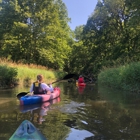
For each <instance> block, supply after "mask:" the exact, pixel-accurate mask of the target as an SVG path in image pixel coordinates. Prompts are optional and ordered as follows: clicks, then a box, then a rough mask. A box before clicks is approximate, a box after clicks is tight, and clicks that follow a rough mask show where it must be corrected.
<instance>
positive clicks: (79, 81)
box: [78, 75, 84, 83]
mask: <svg viewBox="0 0 140 140" xmlns="http://www.w3.org/2000/svg"><path fill="white" fill-rule="evenodd" d="M78 83H84V77H83V76H82V75H80V76H79V79H78Z"/></svg>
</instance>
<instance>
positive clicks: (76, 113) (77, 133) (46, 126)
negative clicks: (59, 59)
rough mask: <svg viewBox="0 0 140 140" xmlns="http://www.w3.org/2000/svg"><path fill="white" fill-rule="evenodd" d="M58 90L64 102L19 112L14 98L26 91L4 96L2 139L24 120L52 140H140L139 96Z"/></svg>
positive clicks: (103, 90)
mask: <svg viewBox="0 0 140 140" xmlns="http://www.w3.org/2000/svg"><path fill="white" fill-rule="evenodd" d="M56 86H58V87H60V88H61V96H60V98H61V101H60V102H56V103H54V104H53V103H46V105H43V106H42V104H40V105H37V106H35V105H34V106H28V107H27V106H26V107H25V106H22V107H20V108H19V105H18V104H17V100H16V98H15V95H16V93H19V92H22V91H28V90H27V89H18V90H17V91H18V92H17V91H16V92H15V93H13V91H12V92H11V93H10V91H8V92H5V93H1V94H0V96H1V95H2V96H1V97H0V102H1V105H0V125H1V127H0V139H3V140H4V139H5V140H7V139H8V138H9V137H10V136H11V135H12V134H13V132H14V131H15V130H16V129H17V127H18V126H19V124H20V123H21V122H22V121H23V120H25V119H26V120H31V122H32V123H33V124H34V125H35V126H36V128H37V129H39V130H40V131H41V132H42V133H43V135H44V136H45V137H46V138H47V139H49V140H67V139H75V140H92V139H95V140H100V139H102V140H110V139H112V140H116V139H117V140H118V139H124V140H131V139H140V135H139V130H140V128H139V126H140V117H139V116H140V103H139V100H140V95H138V94H137V95H136V94H128V93H125V92H122V91H120V90H114V89H112V90H111V89H109V88H107V87H102V86H97V85H86V87H85V89H84V91H83V93H82V94H79V91H78V89H77V87H76V85H75V83H70V84H69V83H67V82H62V83H61V82H60V83H57V84H56ZM8 95H9V96H8ZM46 114H47V115H46ZM39 116H40V122H39ZM9 124H10V125H9ZM40 124H41V125H40Z"/></svg>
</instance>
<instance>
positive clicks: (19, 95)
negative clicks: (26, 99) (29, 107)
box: [17, 92, 29, 99]
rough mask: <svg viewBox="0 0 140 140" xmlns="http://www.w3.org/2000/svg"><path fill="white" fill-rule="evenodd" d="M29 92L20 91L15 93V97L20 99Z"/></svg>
mask: <svg viewBox="0 0 140 140" xmlns="http://www.w3.org/2000/svg"><path fill="white" fill-rule="evenodd" d="M28 93H29V92H21V93H19V94H18V95H17V98H18V99H20V98H21V97H23V96H25V95H27V94H28Z"/></svg>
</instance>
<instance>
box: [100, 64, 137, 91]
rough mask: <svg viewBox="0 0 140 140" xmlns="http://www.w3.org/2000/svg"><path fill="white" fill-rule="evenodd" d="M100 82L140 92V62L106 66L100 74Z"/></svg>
mask: <svg viewBox="0 0 140 140" xmlns="http://www.w3.org/2000/svg"><path fill="white" fill-rule="evenodd" d="M98 83H99V84H103V85H107V86H109V87H113V88H119V89H122V90H128V91H133V92H140V62H137V63H136V62H135V63H131V64H129V65H128V64H127V65H124V66H120V67H118V68H105V69H103V70H102V71H101V72H100V73H99V75H98Z"/></svg>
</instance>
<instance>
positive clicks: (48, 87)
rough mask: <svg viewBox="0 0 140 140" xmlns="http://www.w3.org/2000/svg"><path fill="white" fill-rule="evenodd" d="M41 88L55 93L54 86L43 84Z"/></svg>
mask: <svg viewBox="0 0 140 140" xmlns="http://www.w3.org/2000/svg"><path fill="white" fill-rule="evenodd" d="M41 86H42V88H43V90H46V91H50V92H53V87H52V85H50V86H48V85H47V84H45V83H42V84H41Z"/></svg>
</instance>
